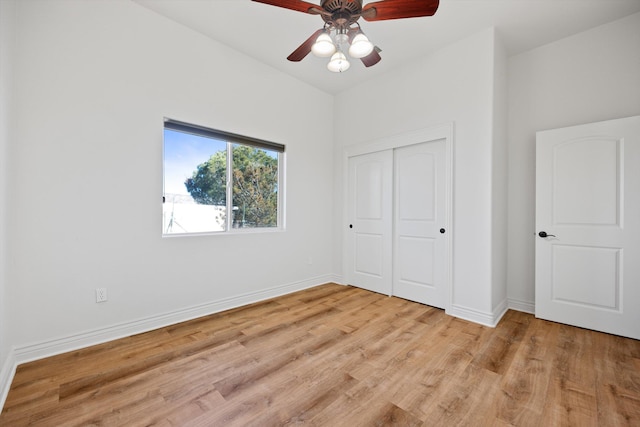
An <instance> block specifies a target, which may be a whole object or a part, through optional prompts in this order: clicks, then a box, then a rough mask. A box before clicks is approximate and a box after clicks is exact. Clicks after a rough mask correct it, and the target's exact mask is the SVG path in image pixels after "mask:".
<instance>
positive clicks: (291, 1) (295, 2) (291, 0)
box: [252, 0, 324, 15]
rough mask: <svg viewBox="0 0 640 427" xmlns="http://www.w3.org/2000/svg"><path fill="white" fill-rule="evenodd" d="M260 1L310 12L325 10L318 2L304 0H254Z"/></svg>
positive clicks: (316, 13)
mask: <svg viewBox="0 0 640 427" xmlns="http://www.w3.org/2000/svg"><path fill="white" fill-rule="evenodd" d="M252 1H255V2H258V3H264V4H269V5H271V6H278V7H283V8H285V9H290V10H297V11H298V12H304V13H310V14H311V15H318V14H319V13H321V12H324V11H323V10H322V8H321V7H320V6H318V5H317V4H313V3H309V2H306V1H302V0H252Z"/></svg>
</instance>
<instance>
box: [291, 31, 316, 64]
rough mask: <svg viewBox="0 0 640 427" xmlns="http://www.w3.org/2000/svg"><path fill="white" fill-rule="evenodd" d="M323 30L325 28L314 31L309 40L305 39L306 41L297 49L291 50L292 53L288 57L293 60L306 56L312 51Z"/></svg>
mask: <svg viewBox="0 0 640 427" xmlns="http://www.w3.org/2000/svg"><path fill="white" fill-rule="evenodd" d="M323 32H324V29H322V28H321V29H319V30H318V31H316V32H315V33H313V34H312V35H311V37H309V38H308V39H307V40H305V41H304V43H302V44H301V45H300V46H298V48H297V49H296V50H294V51H293V52H291V55H289V56H287V59H288V60H289V61H293V62H299V61H302V60H303V59H304V57H305V56H307V55H308V54H309V52H311V46H313V44H314V43H315V42H316V39H317V38H318V36H319V35H320V34H322V33H323Z"/></svg>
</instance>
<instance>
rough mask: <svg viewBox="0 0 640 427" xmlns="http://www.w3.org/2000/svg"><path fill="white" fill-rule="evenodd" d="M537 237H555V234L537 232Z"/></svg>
mask: <svg viewBox="0 0 640 427" xmlns="http://www.w3.org/2000/svg"><path fill="white" fill-rule="evenodd" d="M538 236H540V237H556V236H555V234H547V232H546V231H541V232H539V233H538Z"/></svg>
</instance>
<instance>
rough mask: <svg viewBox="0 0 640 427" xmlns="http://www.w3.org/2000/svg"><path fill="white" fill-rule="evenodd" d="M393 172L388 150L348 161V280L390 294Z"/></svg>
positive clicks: (371, 289)
mask: <svg viewBox="0 0 640 427" xmlns="http://www.w3.org/2000/svg"><path fill="white" fill-rule="evenodd" d="M392 170H393V152H392V151H390V150H386V151H380V152H376V153H370V154H363V155H360V156H354V157H350V158H349V214H348V215H349V228H350V229H349V234H348V238H347V239H348V242H347V244H348V249H347V250H348V253H349V263H350V265H349V266H348V267H347V273H348V275H349V276H348V277H347V281H348V282H349V283H350V284H352V285H355V286H359V287H361V288H364V289H368V290H370V291H374V292H380V293H383V294H387V295H391V279H392V276H391V268H392V246H391V244H392V240H391V235H392V214H393V212H392V191H393V187H392V179H393V176H392Z"/></svg>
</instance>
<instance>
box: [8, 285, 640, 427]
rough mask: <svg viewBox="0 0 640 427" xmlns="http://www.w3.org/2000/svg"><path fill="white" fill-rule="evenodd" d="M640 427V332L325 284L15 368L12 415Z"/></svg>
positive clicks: (170, 421) (57, 421)
mask: <svg viewBox="0 0 640 427" xmlns="http://www.w3.org/2000/svg"><path fill="white" fill-rule="evenodd" d="M294 424H308V425H317V426H381V425H397V426H419V425H423V426H437V425H445V426H451V425H470V426H482V425H488V426H506V425H516V426H580V427H583V426H596V425H598V426H616V425H621V426H622V425H627V426H640V341H636V340H631V339H625V338H620V337H616V336H612V335H607V334H603V333H598V332H593V331H588V330H583V329H579V328H574V327H569V326H564V325H560V324H556V323H551V322H547V321H543V320H538V319H535V318H534V317H533V316H532V315H529V314H524V313H519V312H515V311H509V312H508V313H507V314H506V315H505V317H504V318H503V320H502V321H501V322H500V324H499V325H498V327H496V328H495V329H492V328H488V327H483V326H480V325H477V324H474V323H470V322H466V321H463V320H460V319H456V318H453V317H450V316H447V315H445V314H444V312H443V311H442V310H438V309H434V308H431V307H428V306H424V305H421V304H416V303H412V302H409V301H405V300H402V299H398V298H389V297H386V296H383V295H379V294H375V293H371V292H367V291H364V290H361V289H357V288H352V287H345V286H339V285H333V284H329V285H324V286H320V287H316V288H313V289H310V290H306V291H302V292H298V293H295V294H291V295H287V296H284V297H280V298H276V299H273V300H269V301H265V302H261V303H257V304H253V305H250V306H246V307H242V308H238V309H234V310H230V311H226V312H223V313H219V314H216V315H212V316H208V317H205V318H201V319H197V320H193V321H190V322H186V323H181V324H178V325H175V326H171V327H167V328H163V329H159V330H156V331H153V332H148V333H145V334H140V335H136V336H134V337H130V338H125V339H121V340H118V341H114V342H110V343H107V344H103V345H99V346H95V347H91V348H87V349H84V350H80V351H75V352H71V353H67V354H64V355H60V356H55V357H51V358H48V359H45V360H41V361H37V362H32V363H29V364H24V365H21V366H19V367H18V371H17V373H16V376H15V379H14V381H13V384H12V387H11V390H10V392H9V396H8V399H7V402H6V404H5V407H4V410H3V412H2V415H1V416H0V425H2V426H12V427H13V426H23V425H43V426H56V427H57V426H76V425H77V426H92V425H105V426H148V425H154V426H261V427H263V426H282V425H294Z"/></svg>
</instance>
